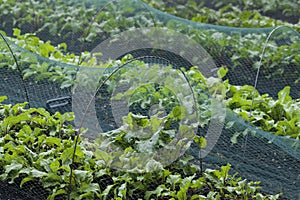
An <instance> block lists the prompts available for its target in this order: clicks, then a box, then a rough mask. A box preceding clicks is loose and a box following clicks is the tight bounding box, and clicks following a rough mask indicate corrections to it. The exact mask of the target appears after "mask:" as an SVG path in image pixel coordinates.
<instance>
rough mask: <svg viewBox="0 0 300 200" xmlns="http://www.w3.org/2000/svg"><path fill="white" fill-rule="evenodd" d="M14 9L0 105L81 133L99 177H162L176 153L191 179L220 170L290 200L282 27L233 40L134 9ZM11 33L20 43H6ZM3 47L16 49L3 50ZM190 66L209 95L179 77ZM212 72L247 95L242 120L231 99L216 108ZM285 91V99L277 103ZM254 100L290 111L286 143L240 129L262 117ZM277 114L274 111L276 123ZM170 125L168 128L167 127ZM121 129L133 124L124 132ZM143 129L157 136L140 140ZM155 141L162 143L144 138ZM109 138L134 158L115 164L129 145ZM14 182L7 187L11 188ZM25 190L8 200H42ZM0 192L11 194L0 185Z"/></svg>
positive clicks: (291, 75) (294, 44) (235, 31)
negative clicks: (151, 167)
mask: <svg viewBox="0 0 300 200" xmlns="http://www.w3.org/2000/svg"><path fill="white" fill-rule="evenodd" d="M22 2H24V3H23V4H22V6H23V7H13V6H12V5H11V4H10V3H9V2H8V1H3V2H1V3H2V4H1V6H0V10H1V12H2V14H1V15H0V22H1V26H0V29H1V30H3V31H5V32H6V34H7V35H6V36H2V35H1V38H0V51H1V54H0V88H1V89H0V96H4V95H5V96H7V97H8V100H6V101H5V103H12V104H16V103H21V102H24V101H28V102H29V104H28V105H27V106H28V107H43V108H46V109H47V110H48V111H50V112H51V113H55V112H56V111H59V112H61V113H65V112H71V111H72V112H74V114H75V120H74V122H73V124H74V125H75V126H76V127H78V128H80V127H85V128H88V131H87V132H86V133H82V136H83V137H84V138H86V139H87V141H88V142H89V145H90V146H88V147H90V148H91V149H93V150H95V154H96V155H99V154H101V152H107V153H109V154H110V155H111V156H112V160H111V162H112V164H111V167H112V168H114V169H117V170H124V171H130V172H141V173H144V172H145V169H147V166H148V164H149V160H155V161H157V162H159V163H161V164H162V165H164V166H167V165H169V164H170V163H172V162H174V161H175V160H176V159H178V158H179V157H180V156H182V155H183V154H184V153H188V154H191V155H193V156H194V158H195V160H193V162H194V163H196V164H199V165H202V167H203V168H217V167H219V166H221V165H225V164H227V163H231V165H232V168H233V170H234V171H237V172H239V174H240V175H241V176H242V177H245V178H246V179H248V180H253V181H257V180H259V181H261V183H262V190H263V192H266V193H281V192H282V193H283V197H286V198H288V199H298V198H300V192H299V191H300V168H299V166H300V150H299V145H300V142H299V139H300V134H299V131H300V129H299V126H300V121H299V116H300V113H299V98H300V90H299V87H300V85H299V84H300V83H299V73H300V68H299V67H300V54H299V52H300V34H299V33H298V32H297V31H294V30H293V29H291V28H289V27H284V26H282V27H269V28H233V27H224V26H216V25H210V24H202V23H196V22H192V21H189V20H186V19H181V18H178V17H175V16H172V15H168V14H166V13H163V12H160V11H158V10H156V9H154V8H152V7H150V6H148V5H147V4H145V3H143V2H141V1H138V0H131V1H128V0H116V1H104V0H85V1H76V0H72V1H67V2H64V1H22ZM16 5H19V4H16ZM20 5H21V4H20ZM45 8H46V9H45ZM4 11H5V12H4ZM16 27H17V28H19V29H20V30H21V31H22V34H23V33H28V34H27V35H25V36H22V35H20V34H18V30H17V29H15V30H13V28H16ZM13 35H15V36H18V37H19V39H20V40H24V41H26V42H25V43H22V42H20V40H16V39H12V38H11V37H12V36H13ZM35 36H37V37H39V38H40V39H41V40H43V41H45V42H46V41H48V40H49V41H51V44H53V45H59V44H60V43H62V42H63V43H66V45H67V52H72V53H74V56H73V59H72V56H71V57H68V58H66V60H65V62H62V61H61V60H60V61H57V60H58V56H56V54H55V51H53V52H51V53H49V52H46V53H45V52H40V55H37V54H35V53H32V52H31V51H34V50H33V49H30V48H32V46H29V45H27V46H26V43H31V44H34V43H35V42H36V45H38V44H39V45H41V44H40V41H38V40H37V39H36V37H35ZM43 44H46V43H43ZM24 47H26V48H24ZM44 48H47V46H45V47H44ZM61 48H62V49H63V48H64V47H63V46H61ZM88 52H91V54H89V53H88ZM43 54H46V55H43ZM129 54H130V55H129ZM67 63H72V64H67ZM193 66H198V70H199V71H200V72H201V73H202V74H203V75H204V76H205V78H206V79H207V80H209V81H207V84H208V85H209V84H211V85H210V86H211V87H209V86H208V87H201V86H199V85H196V83H195V81H193V80H194V79H193V78H191V77H193V74H192V72H191V71H189V70H190V69H193ZM222 67H223V68H224V69H228V72H227V74H226V76H224V77H222V79H223V80H224V81H225V80H228V82H229V83H230V84H231V85H237V86H240V87H242V86H243V85H250V86H253V87H255V88H256V89H257V92H250V91H255V90H246V89H245V90H244V91H243V90H241V92H242V93H243V95H244V97H245V98H244V99H243V100H244V101H246V102H247V105H246V108H245V105H244V109H245V110H246V111H247V112H244V113H242V115H244V118H242V117H241V116H239V115H238V114H237V113H239V104H242V103H243V102H240V101H242V98H241V99H240V100H239V101H236V102H234V101H233V102H231V103H229V104H230V105H228V108H226V102H228V101H229V100H228V99H229V98H231V97H232V96H230V95H231V92H230V91H226V95H225V96H224V94H223V93H222V91H221V90H222V88H221V89H220V88H218V87H217V86H216V85H215V84H218V81H217V80H218V69H220V68H222ZM286 86H289V89H290V91H289V94H287V93H284V94H283V93H280V91H282V90H283V89H284V88H285V87H286ZM258 93H260V94H265V95H268V96H269V97H272V98H274V99H275V100H276V99H283V101H285V100H286V101H292V99H293V101H294V102H295V103H294V106H295V107H293V108H290V107H289V108H288V109H290V110H289V111H290V112H291V113H292V112H293V110H296V111H295V112H296V113H293V115H295V116H298V117H295V121H293V122H289V126H293V129H292V130H293V131H294V132H293V133H289V136H285V135H287V134H288V133H286V132H284V130H285V129H284V128H282V129H281V130H282V134H279V133H278V132H277V135H276V134H274V133H272V132H274V131H273V129H271V128H269V131H263V130H260V129H261V128H260V127H264V125H265V124H263V123H264V122H263V120H256V121H254V122H253V123H252V124H251V123H250V122H249V121H251V120H250V118H251V117H252V116H255V117H257V116H260V113H257V112H256V107H259V108H261V109H262V110H263V109H264V103H265V102H263V100H262V99H260V97H259V96H258ZM278 93H280V94H281V96H280V95H279V96H278ZM243 95H242V96H243ZM283 95H285V96H288V97H282V96H283ZM291 98H292V99H291ZM221 102H222V103H221ZM224 102H225V103H224ZM274 104H275V103H274ZM247 106H248V107H247ZM274 106H276V105H274ZM176 109H177V110H176ZM284 109H285V108H283V107H280V106H278V107H276V109H274V110H276V112H278V113H276V114H278V116H279V118H280V116H281V114H280V113H281V112H284V111H283V110H284ZM286 109H287V108H286ZM297 109H298V110H297ZM175 111H176V112H175ZM267 112H271V111H267ZM274 112H275V111H274ZM297 112H298V113H297ZM176 113H177V115H176ZM178 113H179V114H178ZM245 115H248V119H249V120H246V119H245V118H247V117H245ZM270 115H272V114H270ZM172 117H175V118H176V117H177V118H176V120H174V121H172V120H171V118H172ZM263 117H265V116H262V118H263ZM130 120H131V121H134V120H138V123H142V124H138V125H137V126H136V127H130V126H126V122H128V121H130ZM143 120H144V121H143ZM147 120H150V125H152V126H153V127H154V125H153V124H154V123H158V125H159V126H158V127H155V128H153V127H152V129H151V127H150V128H149V124H147V123H148V122H146V121H147ZM151 120H152V121H151ZM155 120H156V121H155ZM143 123H145V124H143ZM270 123H271V122H270ZM273 123H274V126H275V122H274V121H273ZM124 124H125V125H124ZM265 126H267V125H265ZM281 126H282V127H284V124H283V123H282V125H281ZM286 126H288V125H286ZM279 129H280V128H279ZM158 130H161V131H162V132H163V134H165V135H168V137H169V140H167V141H163V140H162V139H161V138H160V137H161V135H158V134H155V133H157V132H158ZM121 131H127V132H130V134H131V135H130V134H129V135H130V136H128V137H129V139H128V140H130V139H132V138H133V140H135V139H136V138H137V141H138V142H137V143H134V144H133V143H132V144H133V145H135V146H134V147H135V148H136V149H135V150H136V152H134V153H132V154H124V151H125V149H126V148H127V147H128V146H126V145H128V143H130V141H129V142H128V143H127V144H116V143H115V142H113V139H116V138H117V137H118V134H120V132H121ZM194 134H197V135H201V136H203V137H205V138H206V140H207V146H206V147H205V148H203V149H199V148H198V147H197V146H196V145H195V144H193V143H192V137H193V135H194ZM291 135H292V136H293V137H291ZM156 141H159V142H160V143H155V142H156ZM122 145H123V146H122ZM91 146H92V147H91ZM99 152H100V153H99ZM123 157H124V158H132V160H135V161H132V160H131V161H126V159H124V160H122V159H123ZM0 169H1V168H0ZM147 170H148V169H147ZM147 170H146V171H147ZM15 182H16V183H15V185H16V187H18V183H19V182H20V180H17V181H15ZM29 183H31V182H29ZM36 187H38V183H34V182H33V183H32V184H27V185H24V187H23V189H22V190H18V191H17V193H22V194H23V190H24V192H25V193H26V195H25V194H23V195H24V198H28V199H44V198H46V195H47V191H45V190H42V189H36ZM0 188H1V189H2V188H3V190H7V191H13V190H14V189H12V187H11V186H9V185H8V184H6V183H4V182H1V184H0ZM28 191H30V192H28ZM0 194H1V191H0ZM27 196H28V197H27ZM0 197H1V195H0ZM65 198H66V197H65V196H63V197H62V199H65Z"/></svg>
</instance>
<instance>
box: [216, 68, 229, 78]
mask: <svg viewBox="0 0 300 200" xmlns="http://www.w3.org/2000/svg"><path fill="white" fill-rule="evenodd" d="M227 72H228V68H225V67H221V68H220V69H219V70H218V77H219V78H220V79H222V78H224V77H225V76H226V74H227Z"/></svg>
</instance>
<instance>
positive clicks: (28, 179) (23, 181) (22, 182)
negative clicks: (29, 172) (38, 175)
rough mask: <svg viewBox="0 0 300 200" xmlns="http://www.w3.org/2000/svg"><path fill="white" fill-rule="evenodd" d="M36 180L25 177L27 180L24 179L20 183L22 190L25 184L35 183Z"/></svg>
mask: <svg viewBox="0 0 300 200" xmlns="http://www.w3.org/2000/svg"><path fill="white" fill-rule="evenodd" d="M34 180H36V179H35V178H34V177H25V178H23V179H22V181H21V183H20V188H22V187H23V185H24V184H25V183H27V182H30V181H34Z"/></svg>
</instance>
